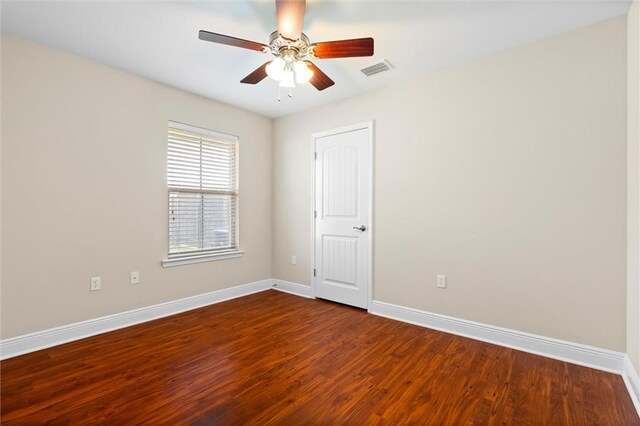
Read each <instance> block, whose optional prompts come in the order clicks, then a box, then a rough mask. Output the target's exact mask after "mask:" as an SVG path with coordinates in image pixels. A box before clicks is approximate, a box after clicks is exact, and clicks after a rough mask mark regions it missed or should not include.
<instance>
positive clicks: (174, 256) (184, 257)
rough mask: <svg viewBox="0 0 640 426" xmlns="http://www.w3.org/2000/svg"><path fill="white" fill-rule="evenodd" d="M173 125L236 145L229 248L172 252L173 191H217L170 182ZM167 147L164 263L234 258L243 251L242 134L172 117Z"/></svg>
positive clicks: (165, 265)
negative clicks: (224, 131) (231, 233)
mask: <svg viewBox="0 0 640 426" xmlns="http://www.w3.org/2000/svg"><path fill="white" fill-rule="evenodd" d="M170 129H175V130H182V131H185V132H190V133H194V134H197V135H200V136H204V137H207V138H210V139H215V140H216V141H219V142H227V143H230V144H233V145H234V151H235V166H234V167H235V192H233V193H232V194H229V195H233V196H234V197H235V212H234V213H235V214H234V217H233V219H232V220H233V225H234V226H233V227H234V233H235V238H234V241H235V247H230V248H227V249H220V250H212V249H207V250H200V251H191V252H188V253H170V248H171V241H170V240H171V236H170V222H169V220H170V219H169V216H170V214H169V209H170V206H171V204H170V203H171V193H172V192H193V193H197V194H214V193H215V191H210V190H198V189H186V188H179V187H171V186H169V176H168V175H169V174H168V169H169V153H168V149H169V145H168V137H169V131H170ZM165 144H166V145H165V147H166V149H167V155H166V164H165V165H166V167H165V179H166V181H165V188H166V191H167V204H166V207H167V210H165V212H166V213H167V214H166V218H167V222H166V226H165V230H166V232H167V257H166V258H165V259H163V260H162V262H161V263H162V266H163V267H165V268H166V267H171V266H179V265H185V264H191V263H200V262H208V261H212V260H222V259H231V258H237V257H241V256H242V255H243V254H244V251H242V250H240V224H239V222H240V171H239V165H240V138H239V137H238V136H236V135H230V134H227V133H222V132H217V131H215V130H209V129H206V128H203V127H198V126H193V125H190V124H185V123H180V122H177V121H171V120H170V121H169V122H168V125H167V130H166V134H165Z"/></svg>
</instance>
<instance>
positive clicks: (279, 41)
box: [269, 31, 313, 61]
mask: <svg viewBox="0 0 640 426" xmlns="http://www.w3.org/2000/svg"><path fill="white" fill-rule="evenodd" d="M269 48H270V49H271V50H270V52H271V53H272V54H273V55H274V56H276V57H279V58H285V57H292V58H293V59H294V60H296V61H299V60H301V59H302V58H304V57H305V56H313V45H312V44H311V42H310V41H309V38H308V37H307V36H306V35H305V34H304V33H301V34H300V38H299V39H297V40H289V39H288V38H286V37H283V36H282V35H280V33H278V31H274V32H272V33H271V35H270V36H269Z"/></svg>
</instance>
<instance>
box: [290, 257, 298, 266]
mask: <svg viewBox="0 0 640 426" xmlns="http://www.w3.org/2000/svg"><path fill="white" fill-rule="evenodd" d="M297 263H298V259H297V258H296V257H295V256H291V264H292V265H296V264H297Z"/></svg>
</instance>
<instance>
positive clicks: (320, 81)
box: [304, 61, 336, 90]
mask: <svg viewBox="0 0 640 426" xmlns="http://www.w3.org/2000/svg"><path fill="white" fill-rule="evenodd" d="M304 62H305V63H306V64H307V66H308V67H309V68H310V69H311V71H313V76H311V79H309V83H311V84H313V87H315V88H316V89H318V90H324V89H326V88H327V87H331V86H333V85H334V84H336V83H335V82H334V81H333V80H331V79H330V78H329V76H328V75H326V74H325V73H323V72H322V70H320V68H318V67H317V66H316V65H315V64H314V63H313V62H311V61H304Z"/></svg>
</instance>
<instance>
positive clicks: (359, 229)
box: [353, 225, 367, 232]
mask: <svg viewBox="0 0 640 426" xmlns="http://www.w3.org/2000/svg"><path fill="white" fill-rule="evenodd" d="M353 229H357V230H358V231H361V232H364V231H366V230H367V227H366V226H364V225H362V226H354V227H353Z"/></svg>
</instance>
